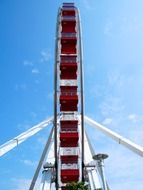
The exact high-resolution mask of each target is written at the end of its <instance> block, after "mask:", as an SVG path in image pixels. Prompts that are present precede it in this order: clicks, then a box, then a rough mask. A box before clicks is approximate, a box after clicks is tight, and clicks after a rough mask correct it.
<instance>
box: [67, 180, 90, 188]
mask: <svg viewBox="0 0 143 190" xmlns="http://www.w3.org/2000/svg"><path fill="white" fill-rule="evenodd" d="M66 187H67V189H68V190H88V186H87V185H85V183H84V182H77V183H76V182H72V183H68V184H67V186H66Z"/></svg>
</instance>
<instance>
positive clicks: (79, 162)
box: [0, 3, 143, 190]
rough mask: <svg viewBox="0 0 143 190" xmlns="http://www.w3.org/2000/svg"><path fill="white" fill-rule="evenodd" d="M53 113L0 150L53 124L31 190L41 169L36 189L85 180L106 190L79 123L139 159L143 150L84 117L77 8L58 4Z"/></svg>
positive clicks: (53, 189) (62, 188) (57, 189)
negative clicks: (119, 145)
mask: <svg viewBox="0 0 143 190" xmlns="http://www.w3.org/2000/svg"><path fill="white" fill-rule="evenodd" d="M54 72H55V73H54V115H53V116H52V117H50V118H48V119H46V120H44V121H42V122H41V123H39V124H37V125H35V126H34V127H32V128H31V129H29V130H28V131H26V132H24V133H22V134H21V135H19V136H17V137H15V138H13V139H12V140H10V141H8V142H6V143H5V144H3V145H1V146H0V156H2V155H4V154H5V153H7V152H8V151H10V150H12V149H13V148H14V147H17V146H19V145H20V144H21V143H22V142H24V141H25V140H27V139H28V138H29V137H31V136H33V135H34V134H36V133H37V132H39V131H40V130H42V129H44V128H45V127H47V126H48V125H49V124H53V127H52V129H51V132H50V134H49V138H48V139H47V143H46V145H45V147H44V150H43V153H42V155H41V159H40V161H39V164H38V166H37V169H36V171H35V174H34V176H33V179H32V181H31V185H30V187H29V190H33V189H34V187H35V183H36V180H37V178H38V176H39V173H40V171H41V168H43V171H42V179H41V185H40V187H39V189H41V190H66V189H67V184H69V183H72V182H76V183H77V182H81V181H83V182H85V184H87V186H88V188H89V189H91V190H109V189H110V188H109V186H108V183H107V181H106V178H105V173H104V159H106V158H107V157H108V155H106V154H101V153H100V154H96V153H95V152H94V149H93V147H92V145H91V143H90V139H89V137H88V134H87V133H86V131H85V128H84V123H87V124H88V125H90V126H92V127H94V128H97V129H98V130H100V131H101V132H103V133H104V134H105V135H107V136H109V137H110V138H112V139H113V140H115V141H117V142H118V143H119V144H122V145H123V146H125V147H127V148H128V149H130V150H131V151H133V152H135V153H136V154H138V155H140V156H142V157H143V148H142V147H141V146H139V145H137V144H135V143H133V142H131V141H130V140H128V139H126V138H124V137H122V136H120V135H119V134H117V133H115V132H113V131H111V130H109V129H108V128H106V127H104V126H103V125H101V124H99V123H98V122H96V121H94V120H93V119H91V118H89V117H87V116H85V115H84V89H83V62H82V37H81V24H80V16H79V10H78V9H77V8H76V7H75V5H74V4H73V3H63V5H62V7H61V8H59V11H58V16H57V29H56V46H55V71H54Z"/></svg>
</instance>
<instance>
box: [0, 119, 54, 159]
mask: <svg viewBox="0 0 143 190" xmlns="http://www.w3.org/2000/svg"><path fill="white" fill-rule="evenodd" d="M52 122H53V117H50V118H48V119H46V120H44V121H42V122H41V123H39V124H37V125H35V126H34V127H32V128H30V129H29V130H27V131H25V132H24V133H22V134H20V135H19V136H17V137H15V138H13V139H12V140H10V141H8V142H6V143H5V144H3V145H1V146H0V156H2V155H4V154H5V153H7V152H9V151H10V150H12V149H13V148H15V147H16V146H18V145H19V144H21V143H22V142H24V141H26V140H27V139H28V138H30V137H31V136H33V135H35V134H36V133H38V132H39V131H41V130H42V129H44V128H45V127H47V126H48V125H49V124H51V123H52Z"/></svg>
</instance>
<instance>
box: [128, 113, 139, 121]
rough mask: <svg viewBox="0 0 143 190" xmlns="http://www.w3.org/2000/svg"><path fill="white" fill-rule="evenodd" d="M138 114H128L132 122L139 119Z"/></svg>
mask: <svg viewBox="0 0 143 190" xmlns="http://www.w3.org/2000/svg"><path fill="white" fill-rule="evenodd" d="M137 118H138V117H137V115H136V114H130V115H128V119H129V120H130V121H132V122H136V121H137Z"/></svg>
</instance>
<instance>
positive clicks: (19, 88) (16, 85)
mask: <svg viewBox="0 0 143 190" xmlns="http://www.w3.org/2000/svg"><path fill="white" fill-rule="evenodd" d="M14 89H15V90H16V91H19V90H22V91H25V90H27V85H26V84H15V87H14Z"/></svg>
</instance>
